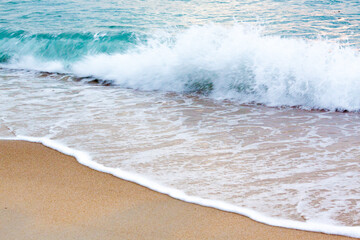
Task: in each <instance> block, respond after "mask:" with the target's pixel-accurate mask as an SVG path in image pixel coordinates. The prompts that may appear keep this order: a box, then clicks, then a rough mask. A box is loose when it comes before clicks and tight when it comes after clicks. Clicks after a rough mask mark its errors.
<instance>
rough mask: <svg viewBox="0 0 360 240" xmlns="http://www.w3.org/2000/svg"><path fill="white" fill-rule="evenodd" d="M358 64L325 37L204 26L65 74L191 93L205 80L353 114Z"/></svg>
mask: <svg viewBox="0 0 360 240" xmlns="http://www.w3.org/2000/svg"><path fill="white" fill-rule="evenodd" d="M359 65H360V56H359V54H358V51H357V50H356V49H352V48H342V47H341V46H340V45H338V44H335V43H330V42H327V41H325V40H313V41H310V40H304V39H286V38H281V37H277V36H264V35H262V34H261V32H260V31H259V30H258V29H255V28H250V27H245V26H243V25H235V26H233V27H228V28H226V27H222V26H217V25H210V26H203V27H192V28H190V29H188V30H185V31H183V32H178V33H177V34H176V35H175V36H171V37H168V38H167V39H164V37H163V36H161V37H158V38H154V39H153V40H152V41H150V43H149V44H148V45H146V46H139V47H138V49H136V50H133V51H132V52H127V53H124V54H113V55H93V56H88V57H86V58H85V59H83V60H81V61H79V62H77V63H75V64H74V65H73V66H72V68H71V69H72V70H71V71H72V72H73V73H75V74H78V75H81V76H89V75H90V76H95V77H98V78H104V79H108V80H113V81H114V82H115V83H116V84H119V85H121V86H124V87H130V88H135V89H142V90H165V91H177V92H181V91H187V90H190V91H191V90H195V91H196V90H203V88H206V87H209V84H211V88H212V89H213V91H212V93H211V95H212V96H213V97H215V98H220V99H224V98H233V99H237V100H238V101H240V102H251V101H255V102H257V103H264V104H267V105H271V106H281V105H290V106H303V107H306V108H317V109H323V108H325V109H330V110H336V109H340V110H349V111H357V110H359V109H360V98H359V93H360V82H359V81H358V79H359V78H360V68H359V67H358V66H359ZM191 88H194V89H191Z"/></svg>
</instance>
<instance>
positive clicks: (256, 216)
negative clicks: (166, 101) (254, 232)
mask: <svg viewBox="0 0 360 240" xmlns="http://www.w3.org/2000/svg"><path fill="white" fill-rule="evenodd" d="M0 139H3V140H23V141H29V142H37V143H41V144H43V145H44V146H47V147H49V148H52V149H55V150H57V151H59V152H61V153H64V154H66V155H69V156H73V157H75V158H76V160H77V161H78V162H79V163H81V164H83V165H85V166H87V167H89V168H92V169H94V170H97V171H101V172H105V173H109V174H111V175H113V176H116V177H119V178H121V179H124V180H127V181H131V182H134V183H137V184H140V185H142V186H144V187H147V188H149V189H152V190H154V191H157V192H160V193H163V194H166V195H168V196H170V197H172V198H175V199H179V200H182V201H185V202H189V203H195V204H199V205H202V206H207V207H213V208H216V209H220V210H223V211H227V212H234V213H238V214H241V215H244V216H247V217H249V218H251V219H253V220H255V221H257V222H261V223H265V224H269V225H272V226H279V227H285V228H292V229H299V230H305V231H314V232H322V233H327V234H339V235H344V236H349V237H355V238H359V237H360V227H344V226H336V225H327V224H321V223H317V222H313V221H309V222H299V221H292V220H285V219H279V218H273V217H267V216H265V215H263V214H261V213H259V212H256V211H253V210H251V209H247V208H242V207H238V206H235V205H232V204H229V203H226V202H223V201H217V200H210V199H204V198H200V197H195V196H189V195H187V194H185V193H184V192H183V191H180V190H177V189H174V188H170V187H166V186H163V185H161V184H158V183H156V182H154V181H152V180H151V179H148V178H146V177H144V176H141V175H138V174H136V173H131V172H127V171H123V170H121V169H118V168H110V167H106V166H103V165H101V164H99V163H96V162H94V161H93V160H92V158H91V156H90V155H89V154H88V153H86V152H83V151H78V150H76V149H71V148H69V147H67V146H65V145H63V144H62V143H59V142H57V141H53V140H51V139H48V138H39V137H29V136H17V137H5V138H1V137H0Z"/></svg>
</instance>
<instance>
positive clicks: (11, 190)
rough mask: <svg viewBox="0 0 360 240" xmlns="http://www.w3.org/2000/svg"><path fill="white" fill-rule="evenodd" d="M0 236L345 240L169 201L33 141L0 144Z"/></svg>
mask: <svg viewBox="0 0 360 240" xmlns="http://www.w3.org/2000/svg"><path fill="white" fill-rule="evenodd" d="M0 179H1V180H0V240H12V239H14V240H15V239H16V240H20V239H36V240H41V239H47V240H52V239H104V240H106V239H262V240H264V239H274V240H275V239H277V240H279V239H287V240H290V239H297V240H298V239H350V238H347V237H342V236H334V235H326V234H321V233H312V232H304V231H298V230H290V229H285V228H278V227H272V226H268V225H264V224H261V223H257V222H255V221H252V220H250V219H249V218H246V217H243V216H240V215H238V214H233V213H228V212H223V211H219V210H216V209H212V208H207V207H202V206H198V205H195V204H189V203H185V202H182V201H179V200H175V199H172V198H170V197H168V196H166V195H163V194H160V193H157V192H154V191H151V190H149V189H147V188H144V187H142V186H139V185H137V184H134V183H131V182H127V181H124V180H121V179H119V178H115V177H113V176H111V175H109V174H105V173H101V172H97V171H95V170H92V169H89V168H88V167H85V166H83V165H80V164H79V163H78V162H77V161H76V160H75V159H74V158H73V157H69V156H66V155H64V154H61V153H59V152H57V151H55V150H52V149H49V148H47V147H44V146H42V145H41V144H37V143H29V142H24V141H0Z"/></svg>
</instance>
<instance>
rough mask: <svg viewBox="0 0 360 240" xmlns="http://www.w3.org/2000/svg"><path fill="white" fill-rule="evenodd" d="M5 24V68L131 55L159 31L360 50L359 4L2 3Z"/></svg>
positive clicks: (1, 48)
mask: <svg viewBox="0 0 360 240" xmlns="http://www.w3.org/2000/svg"><path fill="white" fill-rule="evenodd" d="M0 16H1V17H0V41H1V44H0V53H1V54H2V58H1V59H2V61H6V60H9V58H11V57H15V56H16V57H19V56H21V55H25V54H33V55H35V56H37V57H44V58H46V59H60V60H74V59H79V57H81V56H84V55H86V54H95V53H107V54H111V53H117V52H124V51H126V50H128V49H129V48H131V47H133V45H134V44H136V42H137V41H146V40H147V39H148V38H151V37H152V35H153V33H154V32H155V31H159V30H160V31H170V32H174V31H178V29H186V28H189V27H191V26H194V25H206V24H209V23H219V24H223V25H230V26H231V25H233V24H234V23H235V22H241V23H253V24H256V25H259V26H262V27H263V28H264V31H263V32H264V34H265V35H267V34H269V35H278V36H283V37H296V38H307V39H317V38H325V39H330V40H332V41H337V42H340V43H342V44H343V45H351V46H356V47H358V46H359V42H360V41H359V32H360V31H359V30H360V7H359V4H358V2H357V1H270V0H266V1H131V2H129V1H110V0H102V1H81V0H80V1H69V0H65V1H32V0H29V1H1V3H0ZM14 45H16V46H14ZM5 56H6V57H5Z"/></svg>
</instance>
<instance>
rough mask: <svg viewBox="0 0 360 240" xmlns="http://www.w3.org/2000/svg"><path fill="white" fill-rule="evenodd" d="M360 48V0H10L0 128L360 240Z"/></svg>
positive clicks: (163, 185) (290, 222)
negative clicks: (359, 239) (359, 238)
mask: <svg viewBox="0 0 360 240" xmlns="http://www.w3.org/2000/svg"><path fill="white" fill-rule="evenodd" d="M359 50H360V3H359V2H358V1H356V0H261V1H260V0H238V1H235V0H197V1H195V0H132V1H124V0H86V1H85V0H52V1H47V0H1V1H0V102H1V104H0V137H1V138H2V139H22V140H28V141H34V142H42V143H43V144H44V145H46V146H49V147H52V148H54V149H57V150H59V151H61V152H64V153H66V154H70V155H73V156H75V157H76V158H77V160H78V161H79V162H80V163H82V164H84V165H87V166H89V167H92V168H94V169H97V170H99V171H104V172H108V173H111V174H113V175H115V176H117V177H119V178H123V179H126V180H129V181H133V182H136V183H139V184H141V185H143V186H146V187H148V188H150V189H153V190H155V191H158V192H162V193H165V194H168V195H170V196H171V197H174V198H177V199H180V200H183V201H187V202H192V203H196V204H200V205H204V206H210V207H214V208H218V209H221V210H225V211H230V212H235V213H239V214H242V215H245V216H248V217H250V218H252V219H254V220H256V221H259V222H263V223H266V224H270V225H274V226H283V227H288V228H296V229H303V230H310V231H318V232H325V233H330V234H340V235H346V236H352V237H360V53H359ZM0 161H1V159H0Z"/></svg>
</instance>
